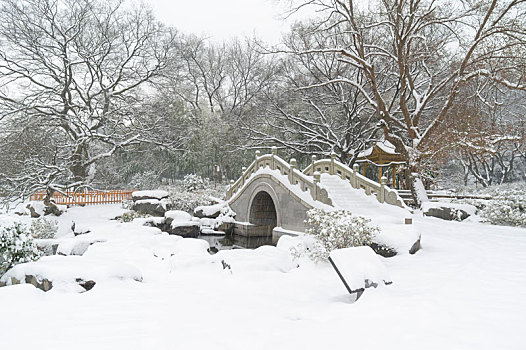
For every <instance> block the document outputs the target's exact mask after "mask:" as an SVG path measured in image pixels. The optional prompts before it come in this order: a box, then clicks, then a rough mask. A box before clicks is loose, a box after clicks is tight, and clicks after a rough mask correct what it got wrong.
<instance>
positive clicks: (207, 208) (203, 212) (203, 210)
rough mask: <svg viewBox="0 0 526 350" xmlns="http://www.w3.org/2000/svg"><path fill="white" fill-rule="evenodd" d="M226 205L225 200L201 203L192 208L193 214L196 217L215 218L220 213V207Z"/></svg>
mask: <svg viewBox="0 0 526 350" xmlns="http://www.w3.org/2000/svg"><path fill="white" fill-rule="evenodd" d="M225 206H228V204H227V203H226V202H222V203H218V204H213V205H202V206H199V207H197V208H195V209H194V215H195V216H197V217H198V218H211V219H215V218H217V217H218V216H219V214H221V209H223V208H224V207H225Z"/></svg>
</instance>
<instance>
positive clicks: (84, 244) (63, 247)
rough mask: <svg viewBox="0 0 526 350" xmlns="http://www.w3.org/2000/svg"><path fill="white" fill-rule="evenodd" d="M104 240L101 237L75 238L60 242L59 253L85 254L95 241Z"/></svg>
mask: <svg viewBox="0 0 526 350" xmlns="http://www.w3.org/2000/svg"><path fill="white" fill-rule="evenodd" d="M100 242H104V241H103V240H100V239H85V238H80V237H79V238H73V239H65V240H62V242H60V244H59V245H58V248H57V254H59V255H83V254H84V253H85V252H86V250H88V248H89V247H90V246H91V245H92V244H94V243H100Z"/></svg>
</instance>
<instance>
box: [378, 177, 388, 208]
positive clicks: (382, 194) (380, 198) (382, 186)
mask: <svg viewBox="0 0 526 350" xmlns="http://www.w3.org/2000/svg"><path fill="white" fill-rule="evenodd" d="M385 192H387V178H386V177H385V176H382V177H381V178H380V193H378V202H380V203H383V202H385Z"/></svg>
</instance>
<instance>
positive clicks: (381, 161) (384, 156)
mask: <svg viewBox="0 0 526 350" xmlns="http://www.w3.org/2000/svg"><path fill="white" fill-rule="evenodd" d="M356 162H357V163H358V164H362V172H363V175H364V176H366V171H367V166H368V165H369V164H372V165H375V166H376V167H377V168H378V181H379V180H380V179H381V178H382V171H383V168H384V167H390V168H391V171H392V181H393V188H396V186H397V181H396V167H397V166H398V165H402V164H405V161H404V159H403V158H402V155H401V154H400V153H397V152H396V150H395V146H394V145H393V144H392V143H391V142H389V141H387V140H383V141H377V142H376V143H375V144H374V145H372V146H371V147H369V148H368V149H366V150H364V151H362V152H360V153H359V154H358V158H357V159H356Z"/></svg>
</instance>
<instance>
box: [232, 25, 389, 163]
mask: <svg viewBox="0 0 526 350" xmlns="http://www.w3.org/2000/svg"><path fill="white" fill-rule="evenodd" d="M335 34H337V33H336V32H333V31H331V30H329V33H326V32H320V31H317V30H316V23H310V22H309V23H297V24H296V25H295V26H294V27H293V28H292V31H291V33H290V34H288V35H287V36H286V38H285V41H284V43H285V46H286V50H285V51H286V52H302V53H303V54H301V55H288V56H284V55H283V52H279V53H277V54H275V55H274V57H275V60H278V61H281V62H282V63H281V65H280V66H281V69H280V70H279V74H278V76H277V79H276V84H274V85H272V86H271V87H270V88H269V89H268V90H266V91H265V96H262V97H261V99H260V101H261V102H260V106H261V107H260V108H259V110H258V113H257V114H256V116H254V117H253V118H252V119H248V120H246V121H245V122H244V123H243V124H242V125H243V129H244V130H246V131H247V132H248V133H249V135H250V140H249V142H248V144H247V146H249V147H253V148H254V147H256V146H259V147H261V146H269V145H276V146H278V147H281V148H286V149H289V150H290V151H292V152H294V154H295V156H296V157H298V155H305V156H310V155H311V154H319V155H325V156H328V155H329V154H331V153H332V152H335V153H336V154H337V155H338V157H339V158H340V160H341V161H342V162H345V163H348V164H350V163H351V162H352V161H353V160H354V159H353V156H356V155H357V154H358V153H359V151H361V150H363V149H364V148H365V146H366V143H367V142H368V141H370V140H371V138H372V137H373V136H374V134H375V132H376V131H378V130H379V128H378V126H377V125H375V122H374V109H372V108H371V106H370V105H369V104H367V102H366V101H365V99H364V98H363V96H362V95H361V94H360V92H359V90H358V89H356V88H355V87H353V86H351V85H349V84H346V83H345V82H337V81H334V79H336V78H338V77H340V76H349V77H350V76H352V77H353V79H356V80H362V79H364V76H363V74H362V73H361V72H360V71H358V70H355V69H353V67H350V66H349V65H347V64H346V63H344V62H342V61H341V60H340V58H339V54H337V53H334V52H325V53H323V54H319V53H318V52H311V51H310V50H311V49H313V48H316V49H319V48H331V47H334V46H338V45H341V44H343V42H342V41H341V36H339V35H335ZM327 81H333V83H331V84H326V82H327Z"/></svg>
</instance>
